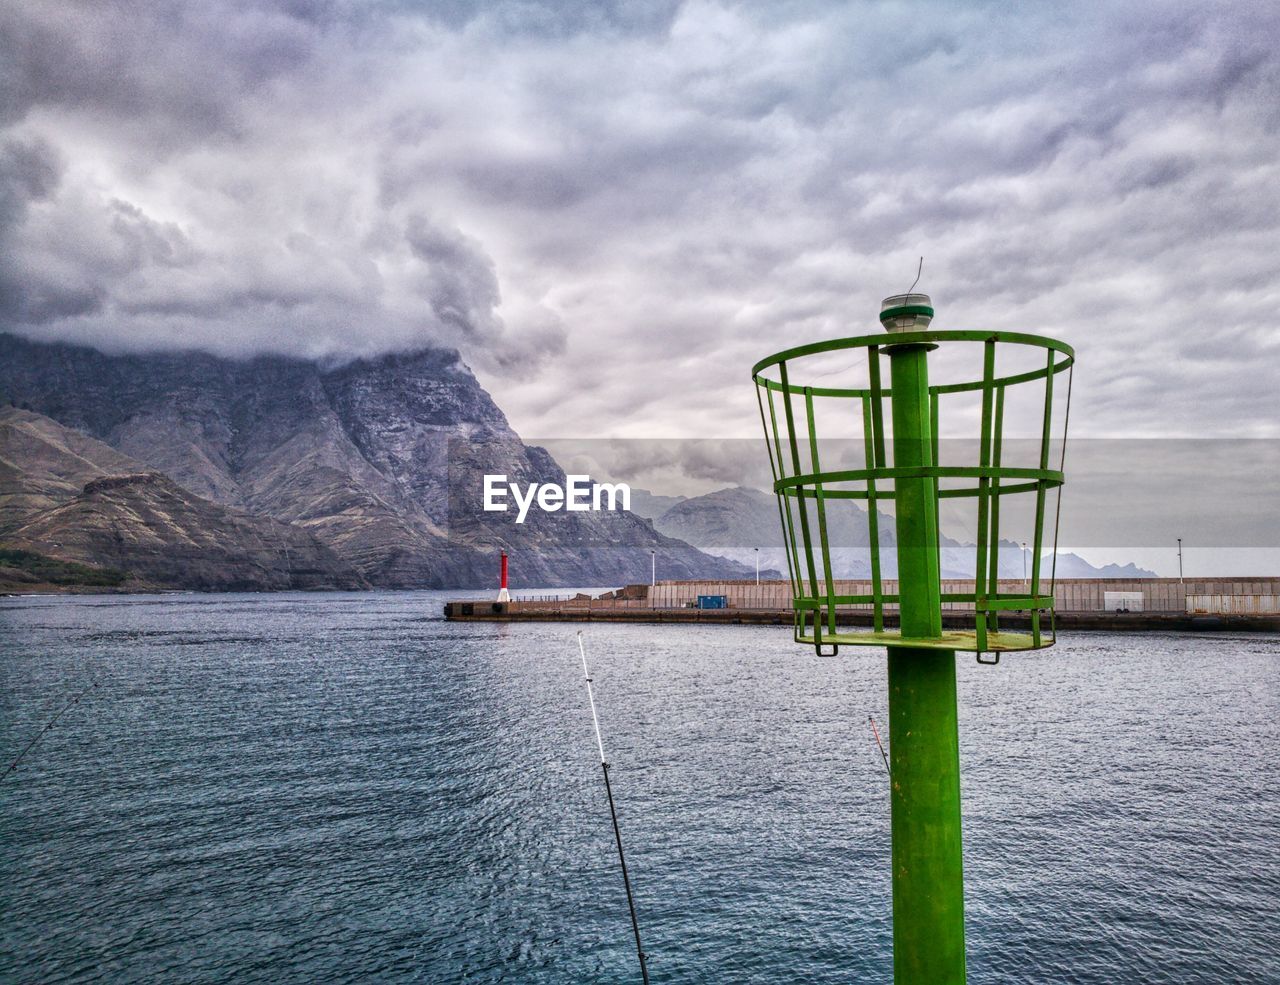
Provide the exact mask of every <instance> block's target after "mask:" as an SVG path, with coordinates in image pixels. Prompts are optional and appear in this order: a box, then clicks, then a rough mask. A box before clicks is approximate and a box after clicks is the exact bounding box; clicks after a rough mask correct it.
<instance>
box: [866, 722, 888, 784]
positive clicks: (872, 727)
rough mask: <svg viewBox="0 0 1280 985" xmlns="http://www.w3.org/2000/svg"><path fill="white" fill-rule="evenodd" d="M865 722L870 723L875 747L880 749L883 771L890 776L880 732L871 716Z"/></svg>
mask: <svg viewBox="0 0 1280 985" xmlns="http://www.w3.org/2000/svg"><path fill="white" fill-rule="evenodd" d="M867 721H869V722H870V723H871V733H872V734H873V735H874V736H875V737H876V745H878V746H879V747H880V758H881V759H883V760H884V771H885V772H886V773H888V774H889V775H890V776H892V775H893V771H892V770H891V769H889V756H888V754H887V753H885V751H884V743H883V742H881V741H880V730H879V729H878V728H876V720H875V718H874V717H873V716H871V715H868V716H867Z"/></svg>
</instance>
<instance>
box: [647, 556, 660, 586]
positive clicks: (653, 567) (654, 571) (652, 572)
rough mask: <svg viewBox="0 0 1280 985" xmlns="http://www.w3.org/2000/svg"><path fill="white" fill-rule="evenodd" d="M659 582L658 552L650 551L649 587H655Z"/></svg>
mask: <svg viewBox="0 0 1280 985" xmlns="http://www.w3.org/2000/svg"><path fill="white" fill-rule="evenodd" d="M657 584H658V552H657V551H650V552H649V587H650V588H655V587H657Z"/></svg>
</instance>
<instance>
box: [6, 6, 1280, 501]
mask: <svg viewBox="0 0 1280 985" xmlns="http://www.w3.org/2000/svg"><path fill="white" fill-rule="evenodd" d="M1278 36H1280V15H1278V14H1277V13H1276V8H1275V7H1274V5H1271V4H1233V5H1229V6H1226V5H1223V6H1215V5H1205V4H1199V3H1178V2H1171V3H1156V2H1144V3H1139V4H1132V5H1124V6H1113V7H1098V8H1092V7H1091V8H1088V9H1086V8H1082V7H1077V6H1072V5H1008V4H1002V3H993V4H943V3H935V4H891V3H884V4H860V5H845V4H836V3H819V2H794V3H764V2H761V3H754V4H728V3H715V2H688V3H682V4H676V3H666V4H647V3H623V2H615V3H610V4H590V5H587V4H563V3H552V2H545V3H536V2H514V0H513V2H499V3H479V2H475V3H462V2H457V3H437V4H419V3H408V2H384V3H354V2H341V0H331V2H316V3H305V2H288V3H286V2H280V3H271V2H266V0H259V2H252V0H209V2H204V3H198V4H197V3H194V2H192V3H180V4H174V5H164V6H160V5H138V4H125V3H100V4H78V3H70V2H67V3H41V4H27V5H10V7H9V8H8V9H7V10H6V12H4V13H3V14H0V73H3V74H2V75H0V100H2V102H0V114H2V115H0V122H4V123H5V124H7V128H6V133H5V134H4V135H3V139H4V140H5V141H7V143H6V144H5V146H6V147H13V148H28V149H29V150H28V151H23V152H19V151H17V150H15V151H13V152H12V153H11V154H8V156H5V157H3V158H0V162H2V166H3V169H4V172H5V173H4V174H3V175H2V176H0V224H2V225H0V235H3V237H4V246H5V249H6V253H7V254H8V255H9V256H10V257H11V258H12V262H11V263H10V264H9V265H8V266H7V267H6V268H5V269H6V272H5V274H4V275H3V276H5V277H6V278H7V280H6V283H5V285H4V286H5V288H6V289H5V292H4V293H5V298H4V300H3V301H2V302H0V317H3V318H4V320H5V326H4V327H7V328H13V329H17V330H20V331H25V332H26V333H27V334H31V335H34V336H38V337H61V338H71V339H79V340H85V341H91V342H94V343H97V344H100V345H105V346H109V347H114V348H129V347H131V348H140V347H155V346H172V345H178V344H182V345H190V344H195V345H201V346H205V347H207V348H211V349H215V350H217V351H221V352H228V353H247V352H254V351H261V350H274V351H288V352H295V353H300V354H307V355H326V356H336V357H343V356H347V355H353V354H368V353H371V352H376V351H379V350H387V349H399V348H405V347H409V346H413V345H420V344H423V343H428V342H434V343H441V344H447V345H456V346H459V347H461V348H462V349H463V350H464V352H465V353H466V354H467V357H468V359H469V360H470V361H471V362H472V363H473V364H474V365H476V366H477V368H478V369H479V370H480V372H481V374H482V375H489V376H518V377H519V378H520V381H519V383H518V384H517V385H511V386H507V387H506V388H504V392H503V396H502V403H503V406H504V409H506V410H507V411H508V413H509V414H510V416H511V417H512V419H513V422H514V423H515V424H516V426H517V427H518V428H520V429H521V430H523V431H525V432H526V433H529V434H532V435H535V436H539V435H541V436H547V435H549V436H577V435H581V434H583V432H584V431H585V432H587V433H589V434H599V433H608V434H615V435H618V436H620V437H626V438H638V437H644V438H652V437H667V436H691V435H748V434H751V433H753V430H754V429H755V428H756V427H757V426H758V425H757V421H756V410H755V406H754V403H753V397H752V394H751V390H750V386H749V384H748V383H746V370H747V368H748V367H749V366H750V365H751V364H752V363H753V362H754V361H755V360H756V359H758V358H759V357H760V356H761V355H763V354H765V353H767V352H770V351H774V350H777V349H781V348H784V347H786V346H787V345H792V344H797V343H800V342H805V341H810V340H812V339H816V338H824V337H830V336H833V335H837V334H851V333H861V332H866V331H874V330H875V329H876V325H875V320H874V315H875V311H876V305H877V302H878V300H879V298H881V297H882V296H884V295H886V294H888V293H892V292H894V291H898V290H902V289H905V287H906V286H907V284H908V283H910V280H911V277H912V276H914V272H915V263H916V259H917V257H918V256H919V255H920V254H922V253H923V254H925V255H926V257H927V261H926V265H925V277H924V281H923V283H922V287H923V288H924V289H925V290H928V291H930V292H931V293H932V294H933V296H934V298H935V302H936V303H937V306H938V309H939V318H938V322H937V324H938V327H974V326H984V327H992V328H1001V329H1031V330H1039V331H1044V332H1046V333H1049V334H1056V335H1059V336H1061V337H1064V338H1067V339H1069V340H1070V341H1071V342H1073V343H1074V344H1075V345H1076V347H1077V349H1078V350H1079V353H1080V357H1081V369H1080V374H1079V377H1078V381H1077V384H1078V390H1077V395H1076V396H1077V401H1076V407H1077V408H1078V414H1074V412H1073V414H1074V417H1073V419H1074V421H1075V424H1076V427H1077V428H1078V429H1079V432H1080V433H1086V434H1094V435H1110V434H1115V433H1121V434H1142V435H1159V434H1189V435H1196V434H1209V433H1241V434H1244V435H1246V436H1253V437H1266V436H1274V435H1276V433H1277V432H1278V431H1280V422H1278V421H1277V417H1276V414H1275V413H1274V410H1271V409H1269V402H1268V400H1267V399H1266V395H1267V394H1269V393H1274V392H1275V390H1277V389H1280V368H1278V367H1280V359H1277V355H1278V354H1280V352H1278V350H1280V330H1278V329H1277V321H1276V316H1275V315H1274V311H1275V310H1276V307H1277V300H1278V299H1277V296H1276V291H1277V288H1276V285H1277V283H1278V281H1280V276H1278V275H1280V260H1278V259H1277V257H1280V248H1278V247H1280V235H1278V233H1280V229H1278V227H1280V218H1277V217H1278V216H1280V208H1277V205H1280V202H1278V201H1277V198H1278V197H1280V194H1278V193H1277V188H1280V165H1278V164H1277V161H1280V133H1278V131H1280V101H1277V100H1276V99H1275V93H1276V92H1277V91H1280V59H1278V58H1277V55H1276V54H1275V51H1276V43H1275V42H1276V40H1277V37H1278ZM34 149H38V150H34ZM6 153H8V152H6ZM23 153H26V154H27V157H26V158H24V157H23V156H22V154H23ZM32 154H35V155H37V157H38V160H37V157H31V155H32ZM40 155H43V156H40ZM40 161H43V162H45V164H46V165H47V166H48V167H47V168H46V170H44V171H41V170H40V167H41V165H40V163H39V162H40ZM33 182H34V183H33ZM1192 394H1193V395H1194V399H1186V397H1187V395H1192ZM663 467H664V468H677V467H683V468H685V469H686V470H687V472H688V474H690V475H695V474H696V475H699V476H704V477H706V478H707V480H708V481H712V477H713V476H723V477H731V476H732V475H736V474H737V472H736V471H735V469H736V466H735V463H734V462H733V461H732V460H730V459H726V460H723V461H721V460H718V459H716V458H715V456H711V457H710V458H705V459H698V460H694V459H690V460H689V461H688V462H684V463H683V464H682V465H680V464H679V463H672V464H669V465H664V466H663Z"/></svg>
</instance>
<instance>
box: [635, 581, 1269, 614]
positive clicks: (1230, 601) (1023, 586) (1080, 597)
mask: <svg viewBox="0 0 1280 985" xmlns="http://www.w3.org/2000/svg"><path fill="white" fill-rule="evenodd" d="M881 584H882V590H883V591H884V593H885V594H890V595H892V594H895V593H896V592H897V590H898V583H897V581H895V580H893V579H885V580H884V581H883V582H882V583H881ZM834 587H835V594H836V595H870V594H871V582H870V580H867V581H852V580H849V581H845V580H841V581H837V582H836V583H835V586H834ZM639 589H643V590H644V591H645V593H646V595H645V602H644V604H647V605H648V607H649V608H651V609H680V608H688V607H690V606H691V605H695V604H696V603H697V599H698V596H699V595H723V596H725V597H726V598H727V599H728V606H729V608H731V609H768V610H776V609H789V608H790V607H791V584H790V582H786V581H768V582H761V583H760V584H758V585H757V584H756V583H755V582H754V581H660V582H658V583H657V584H656V585H654V586H652V587H650V586H647V585H639V586H631V588H630V589H629V591H630V592H632V593H637V590H639ZM999 590H1000V593H1001V594H1019V593H1024V592H1025V591H1026V590H1027V583H1026V582H1025V581H1024V580H1022V579H1020V578H1019V579H1001V581H1000V588H999ZM942 591H943V594H946V593H948V592H952V593H969V594H972V592H973V581H972V580H966V581H961V580H955V579H944V580H943V582H942ZM1109 592H1110V593H1126V594H1130V595H1133V594H1137V593H1141V595H1142V604H1141V610H1142V611H1145V612H1149V613H1178V614H1186V613H1206V614H1217V613H1224V614H1230V613H1257V614H1270V613H1277V612H1280V578H1275V577H1269V578H1264V577H1249V578H1207V579H1206V578H1194V579H1193V578H1187V579H1178V578H1072V579H1059V581H1058V582H1057V584H1056V585H1055V586H1054V605H1055V608H1056V609H1057V611H1059V612H1111V611H1114V608H1115V606H1114V605H1108V599H1107V593H1109ZM1113 601H1114V600H1113ZM632 604H633V605H634V604H636V603H635V602H633V603H632ZM840 608H847V609H849V610H850V611H854V612H856V611H860V610H864V611H867V612H870V611H871V605H870V604H867V605H850V606H841V607H840ZM886 608H887V609H888V610H890V611H892V610H893V609H895V608H896V606H893V605H888V606H887V607H886ZM942 608H943V610H944V611H953V612H956V611H965V610H970V611H971V610H972V609H973V605H972V604H969V603H960V602H944V603H943V604H942ZM1132 608H1134V609H1135V611H1136V610H1137V606H1132Z"/></svg>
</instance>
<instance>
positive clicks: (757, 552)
mask: <svg viewBox="0 0 1280 985" xmlns="http://www.w3.org/2000/svg"><path fill="white" fill-rule="evenodd" d="M759 584H760V548H758V547H757V548H756V585H757V586H758V585H759Z"/></svg>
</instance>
